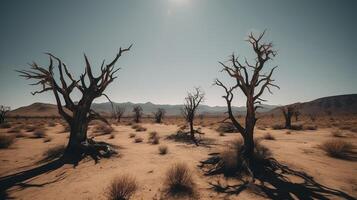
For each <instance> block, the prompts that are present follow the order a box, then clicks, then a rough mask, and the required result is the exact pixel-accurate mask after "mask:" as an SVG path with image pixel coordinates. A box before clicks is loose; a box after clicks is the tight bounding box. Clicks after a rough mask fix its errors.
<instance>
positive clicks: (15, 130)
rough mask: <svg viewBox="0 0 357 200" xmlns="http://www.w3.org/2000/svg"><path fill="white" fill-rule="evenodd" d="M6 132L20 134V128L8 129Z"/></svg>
mask: <svg viewBox="0 0 357 200" xmlns="http://www.w3.org/2000/svg"><path fill="white" fill-rule="evenodd" d="M7 132H8V133H19V132H21V126H14V127H12V128H10V129H9V130H8V131H7Z"/></svg>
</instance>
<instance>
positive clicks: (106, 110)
mask: <svg viewBox="0 0 357 200" xmlns="http://www.w3.org/2000/svg"><path fill="white" fill-rule="evenodd" d="M113 104H114V107H115V106H122V107H125V109H126V113H125V114H124V115H131V114H132V112H131V111H132V108H133V106H135V105H140V106H141V107H142V108H143V112H144V114H145V115H149V114H152V113H153V112H155V111H156V110H157V109H158V108H163V109H165V110H166V114H167V115H180V114H181V109H182V107H183V105H168V104H153V103H151V102H147V103H131V102H125V103H113ZM290 105H294V106H297V107H298V108H299V110H300V112H301V113H302V114H315V115H326V114H334V115H338V114H357V94H349V95H339V96H331V97H323V98H319V99H316V100H313V101H309V102H304V103H294V104H290ZM262 106H263V108H262V109H259V110H258V112H260V113H266V114H274V113H276V114H277V113H280V112H281V111H280V110H279V109H278V108H277V107H279V106H276V105H262ZM92 108H93V109H94V110H95V111H97V112H99V113H102V114H107V115H108V114H110V113H111V112H112V105H111V104H110V103H109V102H106V103H94V104H92ZM245 110H246V108H245V107H244V106H242V107H233V111H234V112H235V113H238V114H243V113H244V112H245ZM226 111H227V107H225V106H207V105H201V106H199V110H198V114H205V115H221V114H224V113H225V112H226ZM9 115H10V116H34V117H49V116H59V115H58V112H57V106H56V105H53V104H46V103H34V104H31V105H29V106H24V107H20V108H18V109H15V110H13V111H11V112H10V114H9Z"/></svg>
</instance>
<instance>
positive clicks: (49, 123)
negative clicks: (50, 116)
mask: <svg viewBox="0 0 357 200" xmlns="http://www.w3.org/2000/svg"><path fill="white" fill-rule="evenodd" d="M48 126H49V127H54V126H56V123H55V122H52V121H50V122H48Z"/></svg>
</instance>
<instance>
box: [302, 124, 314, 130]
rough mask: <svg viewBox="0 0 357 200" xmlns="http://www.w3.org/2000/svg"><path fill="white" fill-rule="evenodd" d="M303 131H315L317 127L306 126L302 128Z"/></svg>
mask: <svg viewBox="0 0 357 200" xmlns="http://www.w3.org/2000/svg"><path fill="white" fill-rule="evenodd" d="M304 130H311V131H313V130H317V126H315V125H306V126H304Z"/></svg>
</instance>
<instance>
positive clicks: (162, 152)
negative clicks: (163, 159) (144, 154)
mask: <svg viewBox="0 0 357 200" xmlns="http://www.w3.org/2000/svg"><path fill="white" fill-rule="evenodd" d="M167 152H168V147H167V146H166V145H160V146H159V154H160V155H165V154H167Z"/></svg>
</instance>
